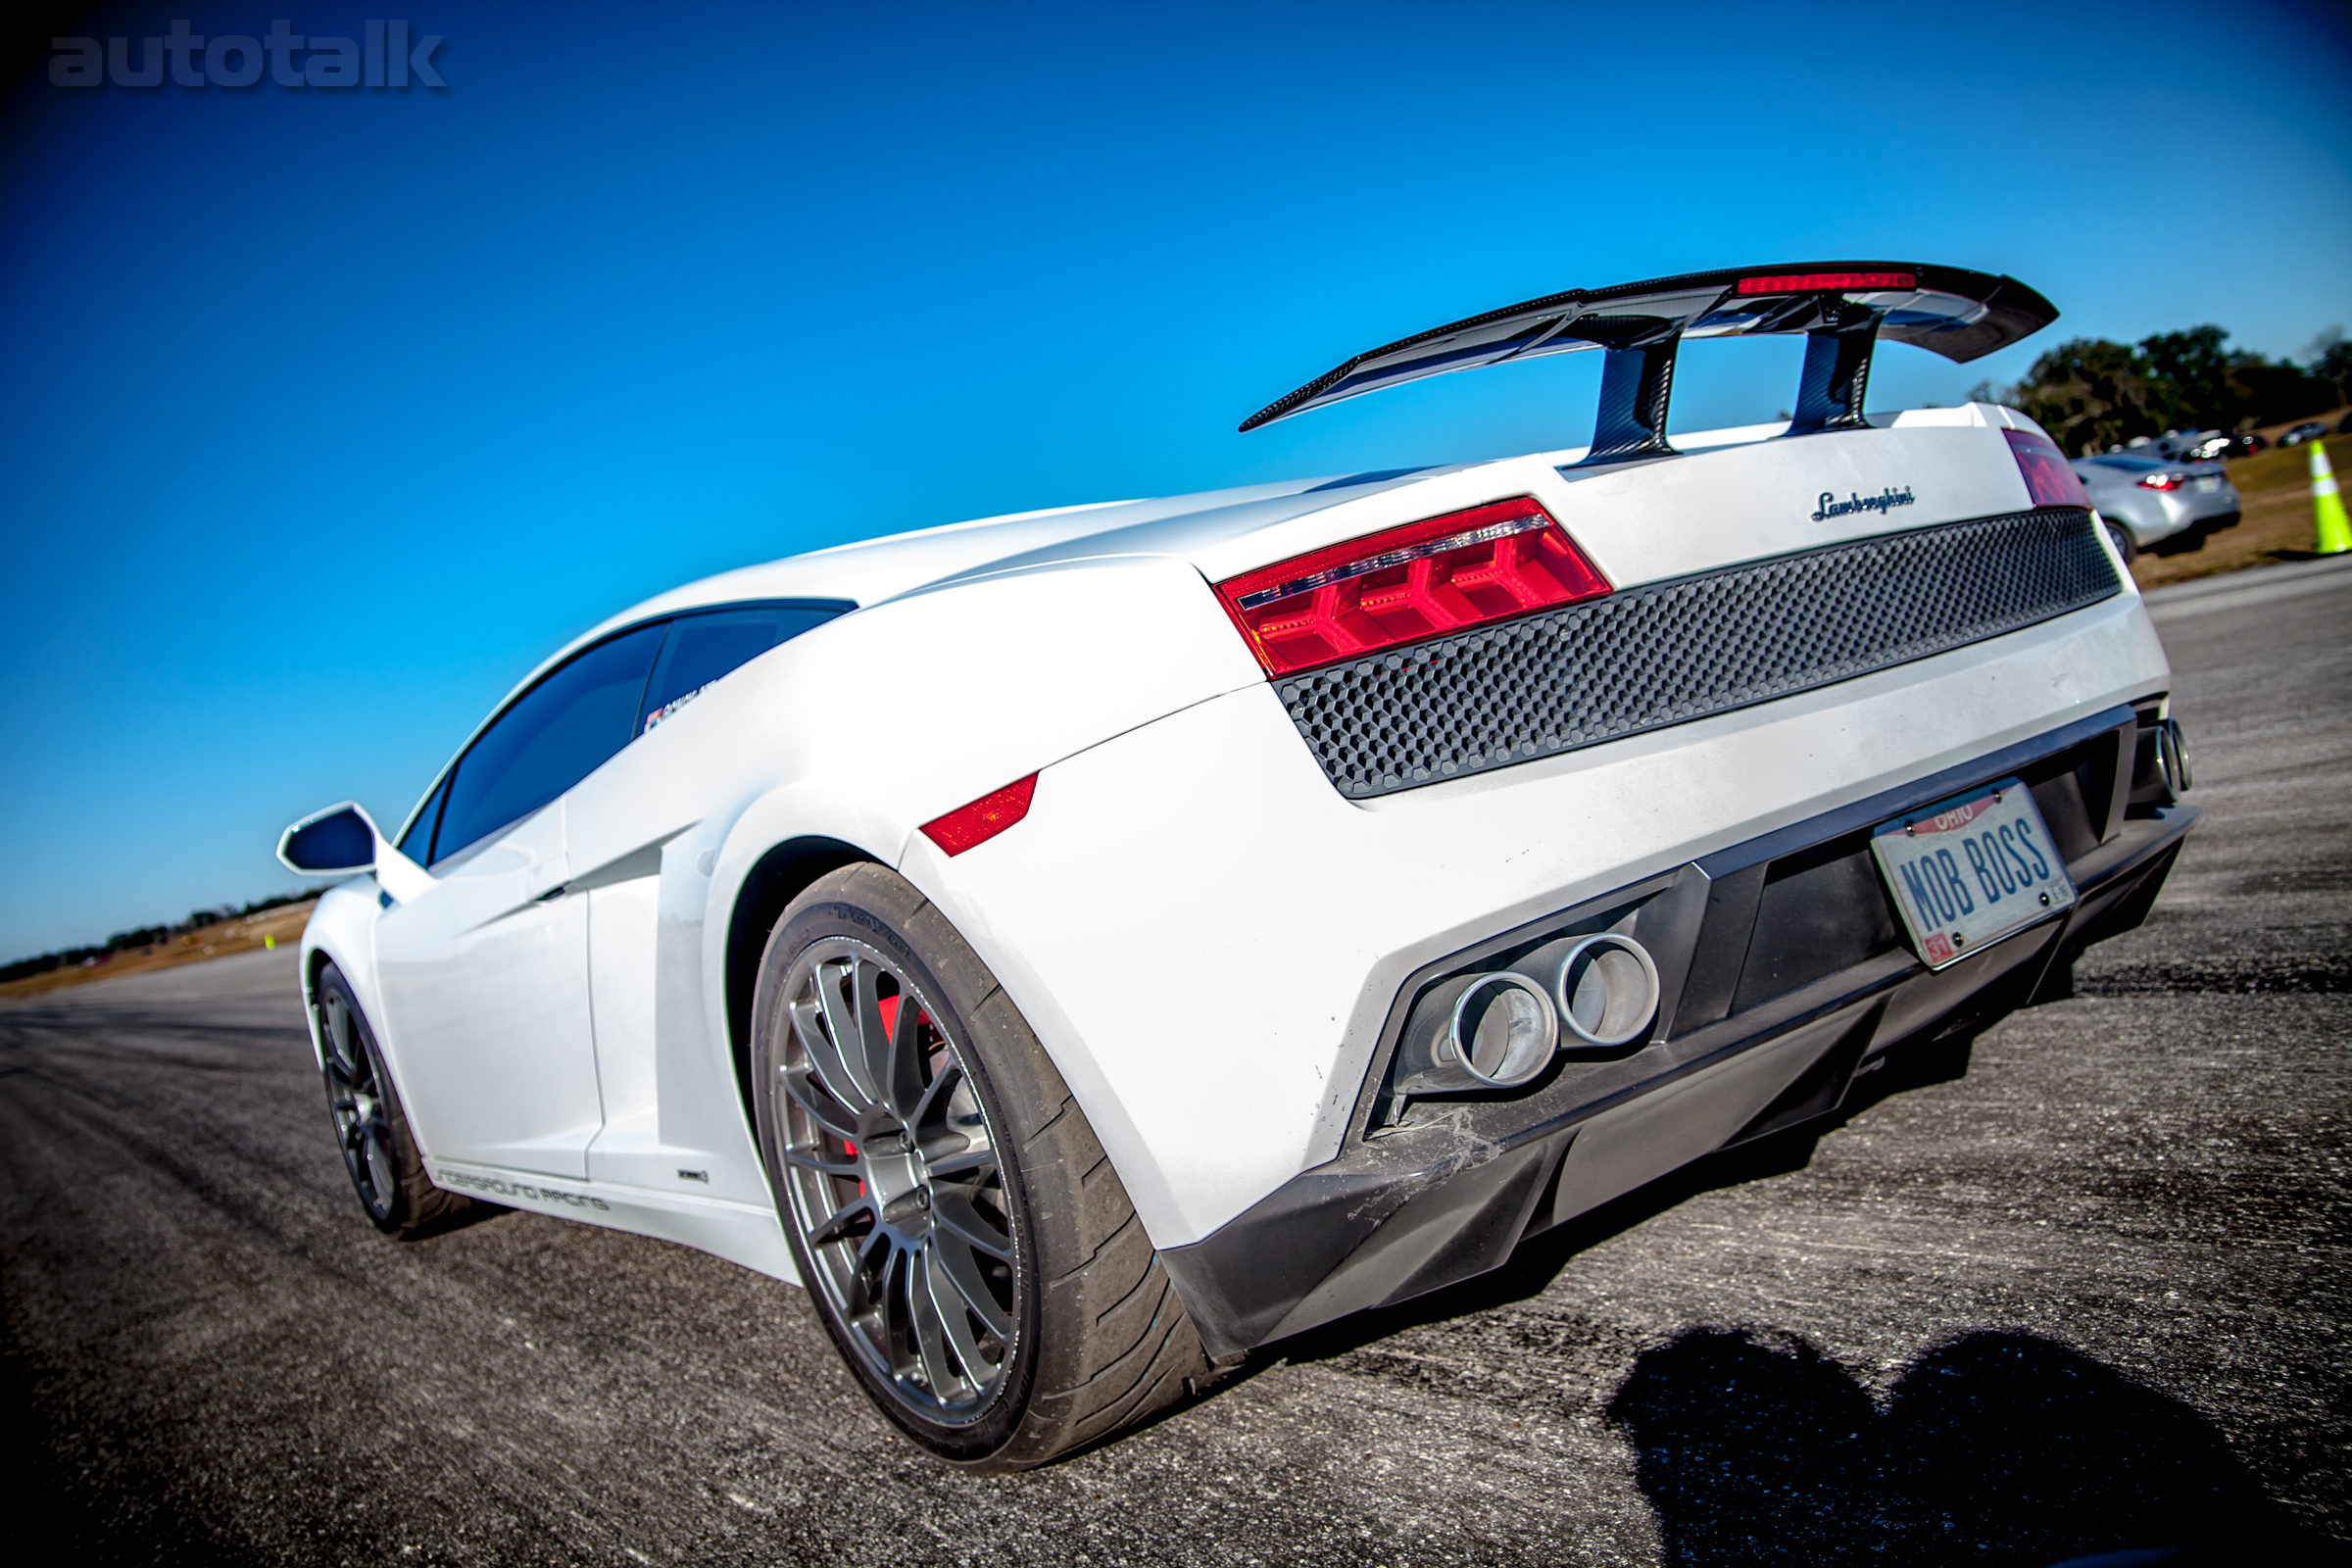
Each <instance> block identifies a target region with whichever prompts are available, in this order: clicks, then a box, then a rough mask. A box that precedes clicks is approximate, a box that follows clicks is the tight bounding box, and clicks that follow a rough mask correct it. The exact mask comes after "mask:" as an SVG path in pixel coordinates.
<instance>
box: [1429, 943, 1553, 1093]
mask: <svg viewBox="0 0 2352 1568" xmlns="http://www.w3.org/2000/svg"><path fill="white" fill-rule="evenodd" d="M1559 1043H1560V1021H1559V1018H1558V1016H1557V1015H1556V1013H1555V1012H1554V1011H1553V1009H1552V1005H1551V998H1550V997H1548V996H1546V995H1545V994H1544V988H1543V987H1542V986H1540V985H1538V984H1536V982H1535V981H1533V980H1530V979H1529V978H1528V977H1527V976H1525V975H1523V974H1513V973H1511V972H1510V971H1509V970H1504V971H1502V972H1501V973H1499V974H1482V975H1480V976H1478V977H1477V978H1476V979H1474V980H1472V981H1471V982H1470V984H1469V985H1468V986H1466V987H1465V988H1464V989H1463V991H1462V994H1461V995H1460V996H1459V997H1457V998H1455V999H1454V1003H1453V1011H1452V1013H1451V1015H1450V1016H1449V1017H1448V1018H1447V1019H1446V1034H1445V1037H1444V1039H1443V1040H1442V1042H1441V1043H1440V1046H1439V1050H1438V1052H1437V1055H1438V1057H1439V1061H1440V1064H1441V1065H1446V1064H1447V1063H1446V1059H1445V1058H1446V1057H1447V1056H1449V1055H1450V1056H1451V1057H1452V1063H1453V1064H1458V1065H1459V1066H1461V1067H1462V1068H1463V1069H1464V1070H1465V1071H1467V1072H1468V1073H1469V1074H1470V1076H1471V1077H1473V1078H1475V1079H1477V1080H1478V1081H1479V1082H1480V1083H1481V1084H1484V1085H1486V1086H1487V1087H1489V1088H1492V1089H1516V1088H1518V1087H1519V1086H1520V1085H1521V1084H1524V1083H1527V1082H1528V1081H1529V1080H1531V1079H1533V1078H1534V1077H1535V1076H1536V1074H1538V1073H1540V1072H1542V1071H1543V1070H1544V1063H1546V1062H1548V1061H1550V1060H1551V1054H1552V1052H1553V1051H1555V1050H1557V1049H1558V1048H1559Z"/></svg>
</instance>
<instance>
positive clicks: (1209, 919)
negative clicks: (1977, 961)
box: [899, 598, 2163, 1249]
mask: <svg viewBox="0 0 2352 1568" xmlns="http://www.w3.org/2000/svg"><path fill="white" fill-rule="evenodd" d="M2162 660H2163V654H2162V649H2161V647H2160V646H2159V644H2158V642H2157V639H2156V634H2155V629H2154V626H2153V624H2152V623H2151V622H2150V621H2149V619H2148V617H2147V613H2146V612H2145V610H2144V609H2142V608H2141V606H2140V605H2139V604H2138V602H2137V601H2136V600H2131V599H2120V598H2119V599H2114V600H2109V601H2107V602H2106V603H2105V604H2103V605H2100V606H2098V607H2095V608H2093V609H2091V610H2087V611H2082V612H2079V613H2076V614H2074V615H2070V616H2067V617H2064V618H2063V619H2061V620H2057V621H2051V622H2047V623H2045V624H2043V625H2041V626H2038V627H2034V628H2032V629H2030V630H2028V631H2026V632H2022V633H2019V634H2016V635H2014V636H2011V637H2007V638H2000V639H1995V640H1994V641H1992V642H1988V643H1983V644H1978V645H1976V646H1974V647H1971V648H1965V649H1959V650H1955V651H1954V652H1952V653H1949V654H1945V655H1941V656H1939V657H1937V658H1936V659H1933V660H1926V661H1922V662H1918V663H1914V664H1906V665H1901V666H1898V667H1896V668H1894V669H1889V670H1882V671H1880V672H1878V673H1877V674H1875V675H1867V676H1863V677H1861V678H1859V679H1857V680H1853V681H1847V682H1844V683H1841V684H1839V685H1838V686H1834V687H1827V688H1824V689H1822V690H1819V691H1815V692H1811V693H1807V694H1804V695H1802V696H1799V697H1794V698H1789V699H1787V700H1785V701H1782V702H1777V703H1771V704H1766V705H1763V706H1760V707H1756V708H1750V709H1744V710H1741V711H1738V712H1733V713H1725V714H1721V715H1718V716H1717V717H1714V718H1709V719H1701V720H1698V721H1696V722H1694V723H1691V724H1685V725H1680V726H1677V727H1675V728H1672V729H1667V730H1658V731H1652V732H1651V733H1649V734H1647V735H1643V736H1636V737H1633V738H1632V739H1629V740H1626V741H1622V742H1618V743H1616V744H1613V745H1609V746H1603V747H1593V748H1592V749H1590V750H1587V751H1582V752H1574V753H1570V754H1568V755H1567V756H1565V757H1559V758H1552V759H1547V760H1537V761H1532V762H1526V763H1521V764H1518V765H1516V766H1514V767H1511V768H1509V769H1506V770H1498V771H1495V772H1492V773H1485V774H1479V775H1476V776H1474V777H1471V778H1467V779H1462V780H1459V781H1456V782H1452V783H1446V784H1438V785H1433V786H1429V787H1427V788H1423V789H1417V790H1412V791H1408V792H1406V793H1403V794H1399V795H1395V796H1390V797H1387V798H1384V799H1382V800H1379V801H1376V802H1372V803H1368V804H1365V805H1357V804H1354V803H1350V802H1348V801H1346V800H1343V799H1342V798H1341V797H1340V796H1339V795H1338V794H1337V793H1336V792H1334V791H1333V789H1332V788H1331V786H1330V784H1329V783H1328V782H1326V781H1325V779H1324V777H1323V775H1322V773H1321V772H1320V771H1319V770H1318V769H1317V768H1316V767H1315V765H1314V763H1313V761H1312V760H1311V759H1310V758H1309V757H1308V756H1307V754H1306V751H1305V749H1304V748H1303V747H1302V746H1301V745H1300V744H1299V736H1298V733H1297V731H1296V730H1295V729H1293V728H1292V726H1291V723H1290V721H1289V719H1288V718H1287V717H1286V716H1285V715H1284V713H1283V711H1282V709H1281V706H1280V705H1279V704H1278V703H1277V702H1276V701H1275V700H1274V697H1273V695H1272V692H1271V690H1270V688H1268V687H1266V686H1265V685H1264V684H1262V683H1260V684H1259V685H1258V686H1256V687H1254V688H1252V689H1251V690H1249V691H1246V692H1238V693H1235V694H1233V695H1232V696H1230V697H1226V698H1222V699H1220V700H1218V701H1216V702H1214V703H1207V704H1203V705H1201V707H1199V708H1195V709H1191V710H1188V711H1185V712H1183V713H1180V714H1177V715H1175V716H1173V717H1171V718H1168V719H1165V720H1163V721H1161V722H1160V723H1157V724H1153V725H1152V726H1150V727H1149V728H1147V729H1144V730H1140V731H1138V732H1136V733H1134V734H1131V735H1126V736H1122V737H1120V738H1118V739H1117V740H1115V741H1112V742H1110V743H1109V744H1106V745H1104V746H1102V747H1098V748H1096V749H1094V750H1092V751H1089V752H1086V753H1084V754H1082V755H1080V756H1077V757H1074V758H1072V759H1070V760H1068V761H1066V762H1063V763H1061V764H1058V765H1057V766H1055V767H1054V768H1051V769H1048V770H1047V771H1046V773H1045V774H1044V775H1043V776H1042V777H1041V778H1040V779H1039V781H1038V794H1037V803H1036V805H1035V806H1034V807H1033V808H1032V809H1031V812H1030V815H1029V818H1028V819H1027V820H1026V821H1025V822H1024V823H1023V824H1022V829H1023V831H1022V832H1021V833H1020V834H1019V835H1018V837H1017V839H1016V835H1015V834H1013V833H1007V834H1005V835H1004V836H1003V837H1002V838H999V839H995V840H992V841H990V842H989V843H987V844H984V845H981V846H980V847H979V848H977V849H975V850H973V851H971V852H969V853H968V854H965V855H963V856H959V857H957V858H955V859H953V860H950V859H949V858H946V857H945V856H943V855H941V854H939V852H938V851H937V850H936V849H934V848H932V847H931V846H929V845H928V844H927V843H924V844H919V845H917V846H916V847H915V848H914V849H913V850H912V851H911V852H910V853H909V855H908V856H907V858H906V860H905V861H903V862H902V863H901V865H900V867H899V869H900V871H901V873H902V874H903V875H905V876H906V877H907V879H908V880H909V881H911V882H913V883H914V885H915V886H916V887H918V888H920V889H921V890H922V891H923V893H924V895H925V897H927V898H929V899H931V900H932V902H934V903H935V904H937V905H938V906H939V907H941V908H942V909H943V910H945V911H946V912H947V913H948V916H949V918H950V919H951V920H953V921H954V922H955V924H956V929H957V930H959V931H961V932H962V933H963V934H964V936H965V938H966V939H967V940H968V941H970V942H971V943H972V945H973V946H974V947H975V948H976V949H977V950H978V951H979V953H980V955H981V956H982V957H984V958H986V959H987V960H988V962H989V964H990V966H991V967H992V968H993V969H995V970H996V972H997V975H998V978H999V979H1000V980H1001V981H1003V982H1004V984H1005V989H1006V990H1007V991H1008V992H1009V993H1010V994H1011V995H1012V998H1013V1000H1014V1002H1015V1003H1016V1004H1017V1005H1019V1006H1020V1007H1021V1010H1022V1013H1023V1015H1024V1016H1026V1017H1027V1018H1028V1019H1029V1020H1030V1023H1031V1025H1032V1026H1033V1027H1035V1028H1036V1029H1037V1030H1038V1032H1039V1034H1040V1037H1041V1038H1042V1039H1044V1040H1045V1041H1046V1043H1047V1046H1048V1049H1049V1050H1050V1051H1051V1052H1052V1053H1053V1054H1054V1060H1055V1062H1056V1064H1057V1065H1059V1066H1060V1067H1061V1069H1062V1073H1063V1076H1064V1077H1065V1078H1067V1079H1068V1080H1069V1082H1070V1087H1071V1089H1072V1091H1073V1092H1074V1093H1075V1094H1076V1095H1077V1096H1078V1099H1079V1103H1081V1104H1082V1105H1083V1106H1084V1107H1085V1108H1086V1112H1087V1116H1088V1119H1089V1120H1090V1121H1092V1122H1093V1123H1094V1126H1095V1130H1096V1132H1097V1134H1098V1135H1099V1136H1100V1137H1101V1138H1102V1139H1103V1146H1104V1148H1105V1149H1106V1150H1108V1151H1109V1152H1110V1154H1111V1157H1112V1161H1113V1163H1114V1164H1116V1165H1117V1167H1118V1170H1119V1173H1120V1177H1121V1179H1122V1180H1123V1181H1124V1182H1125V1183H1126V1185H1127V1189H1128V1194H1129V1196H1130V1197H1131V1198H1133V1199H1134V1200H1135V1202H1136V1207H1137V1211H1138V1213H1139V1214H1141V1215H1142V1217H1143V1220H1144V1224H1145V1227H1146V1229H1147V1230H1148V1231H1150V1233H1151V1236H1152V1242H1153V1244H1154V1245H1156V1246H1158V1247H1160V1248H1162V1249H1165V1248H1171V1247H1180V1246H1183V1245H1185V1244H1187V1243H1190V1242H1194V1241H1197V1240H1199V1239H1200V1238H1201V1237H1202V1236H1204V1235H1206V1234H1208V1233H1209V1232H1210V1231H1213V1230H1215V1229H1216V1228H1217V1226H1219V1225H1221V1224H1223V1223H1224V1222H1225V1221H1226V1220H1228V1219H1230V1218H1232V1217H1233V1216H1234V1215H1235V1214H1237V1213H1239V1212H1241V1211H1242V1210H1243V1209H1245V1208H1247V1207H1248V1206H1249V1205H1250V1203H1252V1202H1254V1201H1257V1200H1258V1199H1259V1198H1262V1197H1263V1196H1264V1195H1265V1194H1266V1193H1268V1192H1271V1191H1272V1190H1273V1189H1274V1188H1275V1187H1277V1186H1279V1185H1280V1184H1281V1183H1282V1182H1284V1181H1286V1180H1288V1179H1289V1178H1290V1177H1292V1176H1294V1175H1296V1174H1297V1173H1298V1172H1299V1171H1300V1170H1303V1169H1305V1168H1307V1167H1308V1166H1310V1165H1314V1164H1317V1163H1319V1162H1321V1161H1322V1160H1325V1159H1328V1158H1330V1157H1331V1156H1332V1154H1333V1153H1335V1152H1337V1151H1338V1148H1339V1141H1340V1135H1341V1132H1342V1129H1343V1126H1344V1123H1345V1119H1346V1117H1347V1114H1348V1109H1349V1107H1350V1106H1352V1104H1353V1103H1354V1101H1355V1096H1356V1091H1357V1088H1358V1086H1359V1084H1360V1083H1361V1081H1362V1078H1363V1073H1364V1068H1365V1065H1366V1063H1367V1062H1368V1060H1369V1057H1370V1054H1371V1050H1372V1046H1373V1041H1374V1037H1375V1036H1376V1034H1377V1032H1378V1030H1379V1028H1380V1024H1381V1022H1382V1018H1383V1015H1384V1014H1385V1010H1386V1007H1387V1004H1388V999H1389V997H1390V996H1392V995H1393V994H1394V993H1395V990H1396V988H1397V984H1398V983H1399V982H1401V981H1402V980H1403V978H1404V977H1405V975H1407V974H1408V973H1410V972H1411V971H1412V970H1413V969H1414V968H1415V967H1416V966H1418V965H1419V964H1421V963H1423V962H1425V961H1427V960H1429V959H1431V958H1433V957H1436V956H1441V955H1443V954H1445V953H1447V952H1450V951H1452V950H1455V949H1458V948H1461V947H1463V946H1466V945H1467V944H1469V943H1470V942H1473V941H1475V940H1476V939H1478V938H1479V937H1482V936H1486V935H1488V934H1490V933H1492V932H1495V931H1500V930H1505V929H1508V928H1509V927H1511V926H1513V925H1515V924H1517V923H1519V922H1520V921H1523V920H1526V919H1529V918H1532V917H1534V916H1535V915H1538V914H1541V913H1542V912H1544V910H1546V909H1550V908H1555V907H1564V906H1567V905H1571V904H1574V903H1576V902H1577V901H1578V900H1580V899H1583V898H1586V897H1589V896H1593V895H1596V894H1599V893H1604V892H1606V891H1608V890H1609V889H1610V888H1612V887H1616V886H1619V885H1622V884H1624V883H1626V882H1629V881H1632V880H1635V879H1637V878H1639V877H1641V876H1643V875H1646V874H1647V873H1649V872H1651V871H1656V870H1661V869H1664V868H1666V867H1668V866H1671V865H1674V864H1677V863H1679V862H1681V861H1684V860H1689V859H1694V858H1699V857H1701V856H1704V855H1706V854H1708V853H1710V852H1712V851H1714V850H1717V849H1721V848H1723V847H1725V846H1726V845H1727V844H1730V843H1733V842H1736V841H1739V840H1741V839H1745V838H1750V837H1753V836H1755V835H1757V834H1759V833H1762V832H1768V831H1770V830H1771V829H1773V828H1775V827H1779V826H1783V825H1785V824H1787V823H1789V822H1791V821H1794V820H1797V819H1799V818H1801V817H1804V816H1807V815H1810V814H1813V813H1815V812H1818V811H1820V810H1822V809H1826V808H1829V807H1835V806H1838V805H1841V804H1843V803H1845V802H1847V801H1851V800H1859V799H1862V798H1864V797H1867V796H1869V795H1871V794H1874V793H1876V792H1877V791H1878V790H1880V789H1882V788H1884V787H1886V786H1887V784H1889V783H1891V782H1895V781H1899V780H1902V779H1905V778H1911V777H1917V776H1920V775H1923V774H1927V773H1932V772H1935V771H1936V769H1937V768H1939V767H1941V766H1945V765H1949V764H1950V763H1952V762H1954V761H1958V760H1964V759H1965V758H1967V757H1969V756H1974V755H1977V754H1980V753H1983V752H1985V751H1988V750H1992V749H1994V748H1997V747H1999V746H2001V745H2004V744H2006V743H2008V742H2011V741H2016V740H2021V739H2024V738H2026V737H2028V736H2030V735H2032V734H2034V733H2037V732H2040V731H2044V730H2047V729H2050V728H2053V727H2055V726H2056V725H2058V724H2061V723H2064V722H2066V721H2067V720H2068V719H2071V718H2076V717H2080V716H2082V715H2085V714H2088V713H2093V712H2097V711H2100V710H2102V709H2105V708H2108V707H2111V706H2113V705H2114V704H2116V703H2118V702H2126V701H2130V700H2131V699H2132V698H2135V697H2140V696H2145V695H2147V694H2148V693H2149V692H2150V691H2152V690H2154V689H2156V688H2158V687H2160V686H2161V685H2162V684H2163V681H2162V676H2161V674H2160V673H2159V672H2160V671H2161V668H2162ZM1229 771H1230V772H1231V773H1234V774H1239V775H1241V776H1246V777H1248V778H1250V780H1252V785H1253V787H1252V788H1251V790H1250V791H1249V792H1248V793H1246V794H1245V793H1240V792H1235V791H1232V790H1229V789H1220V788H1219V787H1218V777H1219V775H1220V774H1224V773H1228V772H1229ZM1179 820H1181V821H1183V822H1184V823H1185V824H1186V831H1184V832H1183V833H1181V834H1178V833H1172V832H1169V831H1166V830H1165V827H1166V824H1169V823H1171V822H1175V821H1179ZM1580 822H1598V823H1607V824H1609V831H1608V832H1607V834H1606V835H1605V836H1588V835H1585V834H1581V833H1563V832H1561V831H1560V824H1562V823H1580ZM1700 824H1703V825H1704V826H1703V827H1701V828H1700V830H1699V831H1697V832H1695V833H1694V832H1693V827H1694V825H1700ZM1398 866H1410V867H1411V868H1412V876H1411V890H1412V897H1411V898H1410V899H1409V900H1406V901H1400V900H1399V899H1398V898H1397V896H1396V891H1395V884H1396V874H1397V873H1396V868H1397V867H1398ZM1286 872H1295V873H1298V874H1285V873H1286ZM1309 887H1311V889H1312V898H1313V903H1312V904H1311V905H1310V906H1307V907H1305V908H1303V909H1301V908H1298V907H1294V906H1290V905H1284V906H1281V907H1280V912H1275V911H1274V910H1270V909H1268V908H1267V907H1266V906H1267V904H1268V903H1269V902H1270V901H1271V897H1272V895H1273V894H1274V893H1285V894H1293V895H1297V896H1299V897H1304V896H1305V893H1304V890H1305V889H1307V888H1309ZM1130 888H1150V889H1152V890H1153V897H1152V899H1151V900H1150V901H1149V902H1141V901H1135V900H1132V899H1128V898H1125V897H1124V896H1123V895H1122V892H1121V890H1123V889H1130ZM1113 911H1115V913H1116V918H1115V919H1114V918H1105V916H1106V915H1108V914H1111V913H1112V912H1113ZM1340 911H1344V912H1345V916H1346V917H1345V918H1341V917H1338V915H1339V912H1340ZM1316 916H1319V917H1316ZM1276 928H1278V931H1277V929H1276ZM1154 954H1158V955H1175V956H1181V968H1180V969H1170V968H1169V967H1167V966H1166V965H1165V964H1162V963H1154V962H1152V961H1149V960H1148V959H1146V960H1145V961H1141V962H1139V960H1138V958H1137V956H1136V955H1154ZM1139 973H1141V974H1149V975H1152V976H1155V977H1157V978H1158V982H1159V983H1157V984H1154V985H1153V986H1152V988H1151V990H1150V992H1149V994H1148V995H1147V996H1144V997H1141V998H1139V997H1138V996H1136V995H1135V994H1134V992H1133V986H1134V985H1135V983H1136V981H1137V979H1138V976H1139ZM1237 1020H1247V1026H1246V1027H1245V1026H1242V1025H1241V1024H1239V1023H1238V1022H1237Z"/></svg>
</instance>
